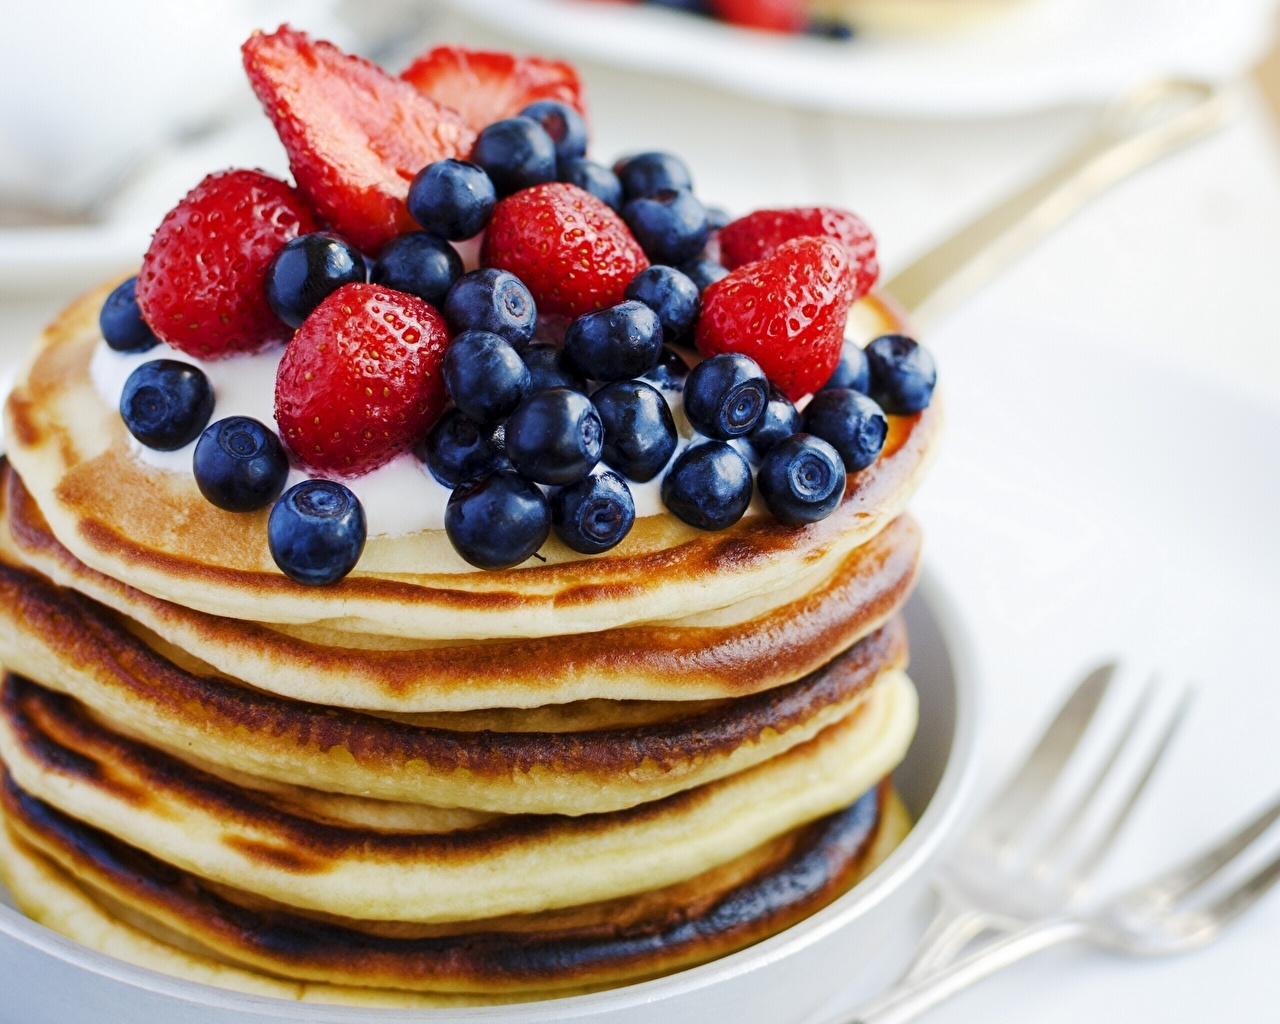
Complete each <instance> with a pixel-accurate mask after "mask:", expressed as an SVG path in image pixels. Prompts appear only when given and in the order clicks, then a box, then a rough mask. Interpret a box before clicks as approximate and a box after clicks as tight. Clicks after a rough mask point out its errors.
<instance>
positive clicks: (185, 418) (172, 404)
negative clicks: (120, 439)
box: [120, 359, 213, 452]
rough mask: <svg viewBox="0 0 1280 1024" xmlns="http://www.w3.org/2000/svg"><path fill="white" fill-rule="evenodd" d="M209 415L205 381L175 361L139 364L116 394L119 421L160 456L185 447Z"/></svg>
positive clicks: (210, 395) (209, 396)
mask: <svg viewBox="0 0 1280 1024" xmlns="http://www.w3.org/2000/svg"><path fill="white" fill-rule="evenodd" d="M212 415H213V388H211V387H210V386H209V378H208V377H206V376H205V375H204V373H203V371H201V370H200V369H199V368H198V367H195V366H192V365H191V364H190V363H180V362H178V361H177V360H176V359H153V360H152V361H151V362H149V363H143V364H142V365H141V366H139V367H138V368H137V369H136V370H134V371H133V373H131V374H129V379H128V380H126V381H125V382H124V390H123V391H122V392H121V393H120V417H121V419H123V420H124V425H125V426H126V427H128V428H129V433H131V434H132V435H133V436H134V437H136V438H137V439H138V440H139V441H141V442H142V443H143V444H145V445H146V446H147V447H148V448H155V449H156V450H158V451H162V452H172V451H177V450H178V449H179V448H182V447H184V446H185V445H189V444H190V443H191V442H192V441H194V440H195V439H196V438H197V437H199V436H200V431H202V430H204V428H205V424H207V423H208V422H209V417H210V416H212Z"/></svg>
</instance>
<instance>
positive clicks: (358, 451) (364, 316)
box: [276, 284, 449, 476]
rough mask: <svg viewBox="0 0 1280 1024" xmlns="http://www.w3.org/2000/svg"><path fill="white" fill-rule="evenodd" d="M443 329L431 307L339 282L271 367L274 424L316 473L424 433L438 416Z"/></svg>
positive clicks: (363, 461) (365, 467) (357, 463)
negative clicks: (273, 366) (274, 372)
mask: <svg viewBox="0 0 1280 1024" xmlns="http://www.w3.org/2000/svg"><path fill="white" fill-rule="evenodd" d="M448 344H449V329H448V327H446V326H445V322H444V317H442V316H441V315H440V314H439V313H438V312H436V310H435V308H434V307H433V306H431V305H429V304H427V303H426V302H423V301H422V300H421V299H419V298H417V297H416V296H413V295H406V294H405V293H404V292H397V291H392V290H391V289H390V288H383V287H381V286H380V285H374V284H347V285H343V286H342V287H341V288H339V289H338V290H337V291H336V292H334V293H333V294H332V295H330V296H329V297H328V298H327V299H325V300H324V301H323V302H322V303H320V305H319V306H317V307H316V308H315V310H314V311H313V312H312V314H311V315H310V316H309V317H307V319H306V320H304V321H303V323H302V326H301V327H299V328H298V333H297V334H295V335H294V338H293V341H291V342H290V343H289V347H288V348H287V349H285V351H284V355H283V357H281V359H280V367H279V369H278V370H277V371H276V423H277V424H279V427H280V434H281V436H282V437H283V438H284V442H285V444H286V445H288V446H289V448H290V450H291V451H292V452H293V453H294V455H296V456H297V457H298V458H299V459H300V460H301V461H302V462H303V463H304V464H305V465H307V466H310V467H311V468H312V469H317V470H320V471H322V472H333V473H341V474H344V475H346V476H357V475H359V474H361V473H367V472H368V471H369V470H371V469H376V468H377V467H378V466H380V465H382V464H383V463H384V462H387V461H388V460H390V459H391V458H392V457H393V456H395V455H396V454H398V453H399V452H402V451H404V450H405V449H406V448H408V447H409V446H410V445H411V444H412V443H413V442H414V441H416V440H417V439H419V438H421V437H423V436H424V435H425V434H426V433H427V431H428V430H430V429H431V427H432V425H433V424H434V423H435V421H436V420H437V419H439V418H440V414H441V412H443V411H444V407H445V401H446V395H445V387H444V377H443V376H442V374H441V370H440V364H441V363H442V362H443V360H444V350H445V348H446V347H447V346H448Z"/></svg>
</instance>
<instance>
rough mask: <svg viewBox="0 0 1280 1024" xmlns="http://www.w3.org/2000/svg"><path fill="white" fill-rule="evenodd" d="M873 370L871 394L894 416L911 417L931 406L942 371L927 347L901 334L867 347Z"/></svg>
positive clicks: (885, 338) (888, 336) (884, 338)
mask: <svg viewBox="0 0 1280 1024" xmlns="http://www.w3.org/2000/svg"><path fill="white" fill-rule="evenodd" d="M866 352H867V363H868V364H869V366H870V369H871V387H870V389H869V394H870V395H871V397H872V398H874V399H875V400H876V401H877V402H879V403H880V407H881V408H882V409H884V411H885V412H887V413H889V414H890V415H892V416H909V415H911V414H912V413H917V412H920V411H921V410H923V409H927V408H928V407H929V402H930V401H931V400H932V399H933V386H934V384H936V383H937V381H938V369H937V367H936V366H935V365H934V362H933V356H932V355H931V354H930V352H929V350H928V349H927V348H925V347H924V346H923V345H920V344H918V343H917V342H915V341H912V340H911V339H910V338H908V337H905V336H904V335H901V334H885V335H882V336H881V337H879V338H876V339H875V341H873V342H871V344H870V345H868V346H867V349H866Z"/></svg>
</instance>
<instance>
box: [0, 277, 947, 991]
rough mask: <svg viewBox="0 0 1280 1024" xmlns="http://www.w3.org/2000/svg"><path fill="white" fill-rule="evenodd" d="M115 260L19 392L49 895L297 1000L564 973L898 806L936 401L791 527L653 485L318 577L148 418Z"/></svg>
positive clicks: (785, 879) (4, 488) (840, 852)
mask: <svg viewBox="0 0 1280 1024" xmlns="http://www.w3.org/2000/svg"><path fill="white" fill-rule="evenodd" d="M102 294H103V293H98V294H96V295H92V296H88V297H86V299H84V300H82V301H81V302H80V303H77V304H76V305H74V306H72V307H71V308H70V309H69V310H68V311H67V313H65V314H64V315H63V317H62V318H60V320H59V321H58V322H57V323H55V324H54V325H53V326H52V327H51V328H50V329H49V331H48V332H46V334H45V336H44V338H43V339H42V341H41V343H40V345H39V346H38V347H37V350H36V352H35V354H34V356H33V358H32V361H31V363H30V365H29V367H28V369H27V372H26V374H25V376H24V378H23V379H22V380H21V381H20V382H19V384H18V387H17V388H16V389H15V391H14V393H13V395H12V396H11V398H10V400H9V403H8V406H7V409H6V434H7V437H8V438H9V439H10V456H9V457H10V460H11V465H8V466H5V467H4V470H3V479H2V480H0V495H2V500H0V663H2V664H3V666H4V668H5V669H6V670H7V672H6V675H5V677H4V680H3V688H2V689H0V759H2V760H3V767H4V776H3V783H2V786H0V807H2V809H3V815H4V821H5V825H6V828H5V829H4V830H0V831H3V832H4V835H3V840H2V841H0V874H3V877H4V878H5V880H6V881H7V883H8V885H9V887H10V888H11V889H12V890H13V892H14V895H15V897H16V899H17V901H18V903H19V905H20V906H22V907H23V909H24V910H26V911H27V912H28V913H29V914H31V915H32V916H33V917H35V918H36V919H37V920H40V921H42V922H44V923H46V924H48V925H49V926H50V927H53V928H55V929H57V930H59V931H62V932H64V933H66V934H68V935H70V936H72V937H73V938H77V939H79V940H80V941H82V942H85V943H87V944H89V945H92V946H95V947H96V948H99V949H102V950H105V951H107V952H111V953H113V954H115V955H118V956H122V957H123V958H125V959H129V960H133V961H135V962H140V963H145V964H148V965H151V966H155V967H158V968H159V969H162V970H168V971H170V972H172V973H175V974H179V975H183V976H186V977H191V978H195V979H198V980H205V981H211V982H213V983H215V984H222V985H227V986H230V987H235V988H241V989H247V990H250V991H256V992H265V993H269V994H276V995H280V996H283V997H285V998H295V999H317V1000H326V1001H332V1002H364V1003H369V1004H376V1005H455V1004H460V1003H472V1002H501V1001H512V1000H520V999H532V998H545V997H548V996H554V995H564V994H569V993H572V992H578V991H585V990H591V989H595V988H599V987H605V986H610V985H616V984H620V983H623V982H627V981H633V980H639V979H643V978H648V977H654V976H657V975H660V974H663V973H667V972H670V971H672V970H676V969H678V968H682V967H686V966H690V965H693V964H697V963H701V962H704V961H706V960H709V959H712V958H714V957H717V956H721V955H724V954H726V953H729V952H732V951H735V950H737V949H740V948H742V947H744V946H746V945H748V944H750V943H752V942H755V941H758V940H759V939H762V938H764V937H767V936H769V935H771V934H774V933H776V932H777V931H779V930H781V929H783V928H786V927H788V926H789V925H791V924H793V923H795V922H797V921H799V920H800V919H802V918H803V917H805V916H806V915H808V914H810V913H813V912H814V911H815V910H817V909H819V908H820V907H822V906H824V905H825V904H827V903H829V902H830V901H831V900H832V899H834V898H836V897H837V896H838V895H840V894H841V893H843V892H844V891H846V890H847V889H848V888H849V887H850V886H851V885H853V884H855V883H856V882H857V881H858V880H859V879H861V878H863V877H864V876H865V875H866V874H867V873H868V872H869V871H870V870H872V869H873V868H874V867H875V865H876V864H878V863H879V862H880V861H881V860H882V859H883V858H884V857H885V856H887V855H888V854H889V853H890V852H891V851H892V849H893V848H894V846H895V845H896V844H897V842H898V841H899V840H900V839H901V837H902V836H903V834H904V833H905V831H906V828H907V827H908V822H907V819H906V816H905V812H904V811H903V810H902V808H901V805H900V804H899V803H898V802H897V800H896V797H895V796H894V794H893V791H892V789H891V788H890V786H889V785H888V783H887V782H886V781H883V780H885V779H886V777H887V776H888V774H889V773H890V772H891V771H892V770H893V768H894V767H895V766H896V765H897V764H898V762H899V761H900V760H901V759H902V757H903V756H904V754H905V752H906V750H907V747H908V746H909V744H910V741H911V738H912V735H913V733H914V729H915V723H916V702H915V693H914V690H913V689H912V686H911V683H910V680H909V679H908V678H907V676H906V675H905V671H904V670H905V668H906V661H907V644H906V635H905V630H904V628H903V626H902V623H901V619H900V618H899V617H898V614H897V613H898V611H899V609H900V608H901V606H902V604H903V603H904V602H905V600H906V598H907V596H908V595H909V593H910V589H911V586H912V584H913V582H914V578H915V574H916V571H917V565H918V560H919V549H920V536H919V530H918V528H917V527H916V526H915V524H914V523H913V522H912V521H911V520H910V518H909V517H907V516H906V515H905V514H904V510H905V506H906V502H907V499H908V498H909V496H910V494H911V492H912V491H913V489H914V487H915V485H916V483H917V482H918V481H919V480H920V478H921V477H922V475H923V473H924V472H925V470H926V469H927V466H928V463H929V460H930V458H931V455H932V452H933V449H934V447H935V444H936V439H937V434H938V429H939V425H940V424H939V413H938V410H937V409H936V407H935V408H932V409H930V410H926V412H924V413H922V414H919V415H917V416H914V417H907V418H895V421H894V422H893V423H892V427H891V438H890V443H889V444H888V445H887V446H886V449H885V454H884V455H882V457H881V459H880V461H879V462H877V463H876V464H875V465H874V466H872V467H871V468H869V469H867V470H865V471H863V472H862V473H860V474H857V475H855V476H854V477H852V478H851V481H850V485H849V489H848V491H847V492H846V495H845V498H844V501H843V502H842V504H841V506H840V507H839V508H838V509H837V511H836V512H835V513H834V514H833V515H832V516H830V517H829V518H828V519H826V520H823V521H822V522H819V523H816V524H813V525H811V526H808V527H803V528H791V527H785V526H783V525H781V524H779V523H777V522H775V521H773V520H772V519H771V518H769V517H767V516H749V517H747V518H745V519H743V520H742V521H741V522H740V523H739V524H737V525H736V526H735V527H732V528H730V529H728V530H725V531H721V532H719V533H711V534H704V533H700V532H698V531H695V530H693V529H691V528H688V527H686V526H684V525H683V524H681V523H679V522H678V521H677V520H675V519H674V518H673V517H670V516H666V515H661V516H653V517H649V518H646V519H642V520H640V521H638V522H637V525H636V528H635V529H634V530H633V531H632V534H631V535H630V536H629V537H628V538H627V540H626V541H624V543H623V544H622V545H620V546H619V547H618V548H616V549H614V550H613V551H611V552H609V553H608V554H607V555H604V556H598V557H595V558H590V559H587V558H583V557H582V556H577V555H574V554H573V553H572V552H569V551H568V550H567V549H563V548H561V547H558V546H557V545H556V544H555V543H554V542H550V543H548V545H547V546H546V548H545V549H544V551H543V552H542V553H541V554H542V555H543V556H544V558H545V561H544V562H533V563H531V564H529V565H525V566H521V567H518V568H516V569H511V570H506V571H502V572H492V573H483V572H476V571H467V570H465V569H463V568H460V566H459V564H458V560H457V559H456V557H454V556H453V555H452V552H451V551H449V549H448V542H447V540H446V539H445V538H444V537H443V535H436V534H435V533H433V532H432V531H426V532H424V533H419V534H413V535H409V536H399V537H381V538H372V539H371V540H370V543H369V545H368V548H367V549H366V553H365V555H364V556H363V558H362V560H361V562H360V564H359V566H358V567H357V569H356V571H355V572H353V573H352V574H351V575H350V576H349V577H347V578H346V579H345V580H343V581H342V582H341V583H339V584H337V585H335V586H332V587H327V588H304V587H302V586H299V585H297V584H294V583H292V582H290V581H289V580H287V579H286V578H284V577H283V576H281V575H280V573H279V572H278V571H277V570H276V569H275V568H274V564H273V563H272V561H271V558H270V555H269V553H268V552H267V551H266V547H265V541H264V539H263V538H264V537H265V530H264V529H263V523H262V519H261V517H260V516H259V515H258V514H247V515H233V514H231V513H226V512H222V511H220V510H218V509H216V508H214V507H213V506H211V505H209V504H208V503H207V502H205V501H204V500H203V499H202V498H201V496H200V495H199V492H198V490H197V489H196V487H195V485H194V482H193V481H192V480H191V479H190V477H189V476H186V475H183V474H178V473H167V472H164V471H161V470H158V469H156V468H155V467H151V466H148V465H146V464H144V463H143V462H141V461H139V460H138V459H137V457H136V456H135V455H134V454H133V452H132V451H131V449H130V446H129V441H128V437H127V434H125V432H124V428H123V425H122V424H121V423H120V420H119V416H118V414H117V413H116V411H115V410H113V409H111V408H110V407H109V406H108V405H107V404H106V403H105V402H103V400H102V399H101V398H100V397H99V396H98V394H97V392H96V391H95V390H94V387H93V383H92V381H91V379H90V375H89V364H90V361H91V359H92V358H93V355H94V352H95V349H96V348H97V346H99V345H100V344H101V342H100V339H99V338H98V336H97V333H96V330H95V329H94V326H93V324H94V318H95V316H96V310H97V308H98V305H99V304H100V302H101V299H102ZM851 322H852V323H854V324H859V323H861V324H863V325H864V326H865V329H866V331H867V333H868V336H870V335H873V334H878V333H884V332H885V331H887V330H890V329H892V328H893V327H895V326H896V325H895V323H894V321H893V319H892V316H891V314H890V313H889V312H888V310H887V309H885V307H883V306H881V305H880V304H878V303H877V302H875V301H874V300H865V301H864V302H863V303H862V304H860V306H859V307H856V308H855V316H854V317H853V319H852V321H851ZM264 515H265V513H264Z"/></svg>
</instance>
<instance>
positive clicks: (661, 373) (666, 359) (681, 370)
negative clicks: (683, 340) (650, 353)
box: [644, 345, 689, 391]
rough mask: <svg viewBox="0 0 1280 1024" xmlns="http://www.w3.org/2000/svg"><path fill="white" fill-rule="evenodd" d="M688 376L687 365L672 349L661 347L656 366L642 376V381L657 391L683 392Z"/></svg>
mask: <svg viewBox="0 0 1280 1024" xmlns="http://www.w3.org/2000/svg"><path fill="white" fill-rule="evenodd" d="M688 376H689V364H688V363H686V362H685V361H684V357H683V356H681V355H680V353H679V352H677V351H676V350H675V349H673V348H668V347H667V346H666V345H663V346H662V355H660V356H659V357H658V365H657V366H655V367H654V368H653V369H652V370H650V371H649V372H648V373H646V374H645V375H644V379H645V380H646V381H648V382H649V383H650V384H652V385H653V386H654V387H655V388H657V389H658V390H659V391H683V390H684V381H685V378H686V377H688Z"/></svg>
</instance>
